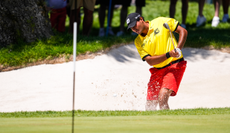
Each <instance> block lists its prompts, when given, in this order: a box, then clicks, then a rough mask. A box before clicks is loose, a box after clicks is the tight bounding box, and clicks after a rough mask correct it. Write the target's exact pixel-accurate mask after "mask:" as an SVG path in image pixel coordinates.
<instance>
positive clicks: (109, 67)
mask: <svg viewBox="0 0 230 133" xmlns="http://www.w3.org/2000/svg"><path fill="white" fill-rule="evenodd" d="M182 52H183V54H184V56H185V59H186V60H187V61H188V64H187V69H186V71H185V74H184V78H183V80H182V82H181V86H180V88H179V91H178V94H177V96H175V97H170V99H169V105H170V108H171V109H181V108H198V107H207V108H214V107H230V102H229V101H230V96H229V94H230V88H229V86H230V81H229V79H230V54H227V53H221V52H219V51H215V50H210V51H208V50H203V49H193V48H185V49H182ZM149 68H150V66H149V65H148V64H147V63H146V62H143V61H142V60H141V59H140V57H139V54H138V53H137V50H136V48H135V46H134V45H133V44H131V45H125V46H121V47H119V48H117V49H113V50H111V51H110V52H109V53H108V54H104V55H102V56H97V57H96V58H94V59H86V60H81V61H77V62H76V83H75V84H76V91H75V109H81V110H145V101H146V90H147V83H148V80H149V77H150V73H149V71H148V69H149ZM72 93H73V62H69V63H63V64H56V65H39V66H33V67H28V68H23V69H19V70H14V71H9V72H1V73H0V112H14V111H36V110H42V111H44V110H55V111H60V110H61V111H65V110H72Z"/></svg>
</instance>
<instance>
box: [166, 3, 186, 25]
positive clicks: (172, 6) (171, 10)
mask: <svg viewBox="0 0 230 133" xmlns="http://www.w3.org/2000/svg"><path fill="white" fill-rule="evenodd" d="M177 1H178V0H170V7H169V17H170V18H174V16H175V12H176V3H177ZM181 2H182V9H181V13H182V23H181V27H183V28H185V29H186V25H185V22H186V17H187V13H188V0H181Z"/></svg>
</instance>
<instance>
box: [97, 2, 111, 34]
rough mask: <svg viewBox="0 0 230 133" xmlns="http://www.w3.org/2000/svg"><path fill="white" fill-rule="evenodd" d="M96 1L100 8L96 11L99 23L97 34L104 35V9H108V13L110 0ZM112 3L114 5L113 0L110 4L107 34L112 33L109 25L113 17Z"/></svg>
mask: <svg viewBox="0 0 230 133" xmlns="http://www.w3.org/2000/svg"><path fill="white" fill-rule="evenodd" d="M97 3H98V4H100V8H99V11H98V15H99V23H100V29H99V35H98V36H100V37H101V36H105V29H104V23H105V18H106V16H108V15H106V9H108V14H109V4H110V0H97ZM114 5H115V0H112V4H111V10H110V15H109V16H110V17H109V18H110V19H109V25H108V26H109V29H108V34H109V35H114V33H113V31H112V27H111V23H112V18H113V11H114Z"/></svg>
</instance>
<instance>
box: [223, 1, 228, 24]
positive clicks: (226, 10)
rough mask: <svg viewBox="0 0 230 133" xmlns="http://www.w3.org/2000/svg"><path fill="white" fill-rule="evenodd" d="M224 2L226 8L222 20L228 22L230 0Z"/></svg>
mask: <svg viewBox="0 0 230 133" xmlns="http://www.w3.org/2000/svg"><path fill="white" fill-rule="evenodd" d="M222 4H223V10H224V16H223V19H222V22H223V23H226V22H228V19H229V15H228V8H229V0H222Z"/></svg>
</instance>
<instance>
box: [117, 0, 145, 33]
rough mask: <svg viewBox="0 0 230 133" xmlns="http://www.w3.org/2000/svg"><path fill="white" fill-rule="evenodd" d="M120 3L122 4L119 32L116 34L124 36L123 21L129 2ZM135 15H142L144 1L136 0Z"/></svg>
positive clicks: (122, 0)
mask: <svg viewBox="0 0 230 133" xmlns="http://www.w3.org/2000/svg"><path fill="white" fill-rule="evenodd" d="M120 3H121V4H122V8H121V12H120V31H119V32H117V36H122V35H124V34H125V33H124V27H125V26H124V25H125V20H126V17H127V14H128V7H129V6H130V3H131V0H121V1H120ZM135 5H136V13H139V14H141V15H142V7H144V6H145V0H136V1H135Z"/></svg>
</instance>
